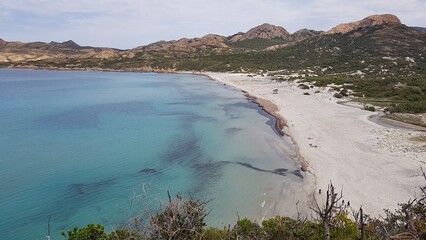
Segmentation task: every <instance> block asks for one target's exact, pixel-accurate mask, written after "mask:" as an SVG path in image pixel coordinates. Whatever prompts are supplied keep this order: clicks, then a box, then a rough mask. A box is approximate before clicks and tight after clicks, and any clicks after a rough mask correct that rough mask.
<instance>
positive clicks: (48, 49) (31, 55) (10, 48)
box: [0, 39, 122, 65]
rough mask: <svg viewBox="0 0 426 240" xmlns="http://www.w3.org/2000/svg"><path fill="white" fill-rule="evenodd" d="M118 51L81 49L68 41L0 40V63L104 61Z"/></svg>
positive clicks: (114, 55) (92, 48) (91, 48)
mask: <svg viewBox="0 0 426 240" xmlns="http://www.w3.org/2000/svg"><path fill="white" fill-rule="evenodd" d="M120 52H122V51H120V50H116V49H111V48H96V47H81V46H80V45H78V44H76V43H75V42H73V41H71V40H69V41H66V42H62V43H57V42H50V43H44V42H30V43H23V42H18V41H14V42H7V41H4V40H2V39H1V40H0V62H3V63H26V64H28V65H32V64H33V63H36V62H39V61H52V62H53V63H55V62H63V61H67V59H85V58H95V59H105V58H112V57H117V56H119V55H120V54H119V53H120Z"/></svg>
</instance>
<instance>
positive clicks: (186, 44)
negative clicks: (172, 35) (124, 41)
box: [131, 34, 229, 53]
mask: <svg viewBox="0 0 426 240" xmlns="http://www.w3.org/2000/svg"><path fill="white" fill-rule="evenodd" d="M225 40H226V38H225V37H223V36H220V35H216V34H208V35H206V36H204V37H202V38H190V39H188V38H182V39H179V40H177V41H174V40H173V41H160V42H156V43H152V44H149V45H147V46H142V47H137V48H135V49H132V50H131V52H143V51H147V52H170V53H195V52H200V51H201V52H202V51H207V50H213V51H215V50H217V51H220V49H224V48H229V47H228V45H226V44H225Z"/></svg>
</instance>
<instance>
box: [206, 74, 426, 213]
mask: <svg viewBox="0 0 426 240" xmlns="http://www.w3.org/2000/svg"><path fill="white" fill-rule="evenodd" d="M200 75H206V76H208V77H209V78H210V79H213V80H216V81H218V82H221V83H223V84H226V85H230V86H232V87H234V88H236V89H239V90H241V91H243V92H245V93H246V94H247V95H248V96H253V97H255V98H256V99H262V100H261V101H260V103H259V102H257V103H258V104H259V105H262V102H263V101H267V102H270V103H271V104H273V105H275V106H276V108H277V109H274V108H272V109H268V110H269V111H267V112H268V113H269V114H271V112H273V113H274V114H271V115H272V116H276V115H278V116H280V119H283V120H286V121H285V123H286V124H285V125H283V130H282V131H283V132H284V133H285V134H286V137H287V136H288V137H291V139H292V141H293V143H294V144H295V146H296V148H297V152H298V156H297V157H298V159H299V161H300V160H302V161H303V162H305V163H306V169H307V172H305V174H306V175H307V176H312V177H313V179H312V181H311V180H309V181H307V182H306V184H305V187H306V188H308V189H309V188H311V187H312V185H314V186H313V189H314V191H313V192H312V194H313V195H314V196H315V198H316V199H318V200H319V201H320V204H321V201H322V199H323V198H324V196H322V195H320V194H319V190H320V189H326V188H327V185H328V184H329V183H330V182H332V183H333V184H334V185H335V186H337V187H338V189H339V190H340V189H341V188H342V189H343V190H344V191H343V197H344V199H345V200H346V201H350V202H351V206H353V207H354V208H355V209H356V208H358V207H360V206H363V208H364V210H365V212H366V213H367V214H369V215H370V216H372V217H378V216H379V215H380V214H383V213H384V212H383V209H390V210H393V209H395V208H396V207H397V204H398V203H404V202H406V201H408V199H409V198H412V197H414V196H415V195H414V194H415V193H416V192H417V191H418V190H419V188H418V187H419V186H421V185H422V184H423V181H424V180H423V179H422V178H421V176H420V174H419V172H420V168H419V165H420V166H421V165H425V164H426V163H424V162H423V161H422V160H423V159H426V146H424V147H422V145H421V143H416V142H411V141H410V139H411V138H412V137H413V136H426V133H424V132H417V131H412V130H409V129H393V128H389V127H386V126H380V125H378V124H376V123H374V122H372V121H371V120H369V116H371V114H372V113H371V112H367V111H364V110H361V109H358V108H353V107H347V106H344V105H339V104H337V101H338V99H335V98H333V97H332V93H330V92H329V91H327V89H317V88H315V89H310V90H309V91H311V95H309V96H305V95H304V94H303V93H304V91H306V90H301V89H300V88H298V87H297V84H295V83H293V82H284V83H283V82H275V81H273V80H271V79H269V78H267V77H257V78H256V77H254V78H253V77H247V74H233V73H213V72H206V73H203V74H200ZM276 88H277V89H279V94H273V93H272V90H273V89H276ZM317 90H321V93H320V94H314V91H317ZM264 108H265V107H264ZM266 108H267V107H266ZM283 116H285V117H283ZM302 161H301V162H302ZM308 201H309V200H308ZM311 203H312V202H311ZM283 204H285V203H283Z"/></svg>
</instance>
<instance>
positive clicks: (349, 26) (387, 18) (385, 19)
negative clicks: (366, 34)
mask: <svg viewBox="0 0 426 240" xmlns="http://www.w3.org/2000/svg"><path fill="white" fill-rule="evenodd" d="M380 25H389V26H398V25H401V21H400V20H399V18H398V17H397V16H395V15H392V14H383V15H372V16H369V17H366V18H364V19H362V20H360V21H357V22H350V23H342V24H339V25H337V26H336V27H334V28H332V29H331V30H329V31H327V32H325V34H345V33H348V32H350V31H353V30H356V29H360V28H368V27H374V26H380Z"/></svg>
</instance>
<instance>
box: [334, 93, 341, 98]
mask: <svg viewBox="0 0 426 240" xmlns="http://www.w3.org/2000/svg"><path fill="white" fill-rule="evenodd" d="M333 97H335V98H342V97H343V96H342V95H341V94H340V93H335V94H333Z"/></svg>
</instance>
